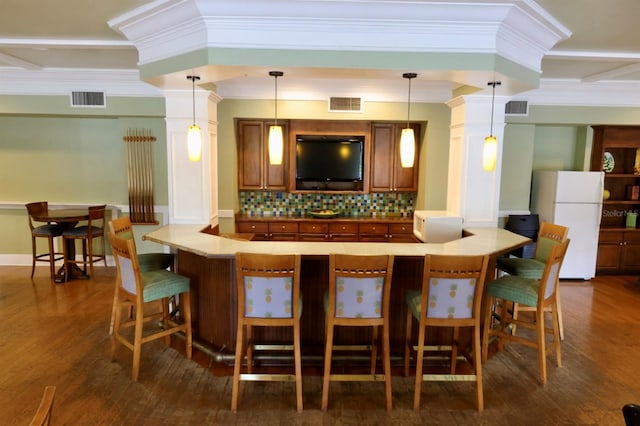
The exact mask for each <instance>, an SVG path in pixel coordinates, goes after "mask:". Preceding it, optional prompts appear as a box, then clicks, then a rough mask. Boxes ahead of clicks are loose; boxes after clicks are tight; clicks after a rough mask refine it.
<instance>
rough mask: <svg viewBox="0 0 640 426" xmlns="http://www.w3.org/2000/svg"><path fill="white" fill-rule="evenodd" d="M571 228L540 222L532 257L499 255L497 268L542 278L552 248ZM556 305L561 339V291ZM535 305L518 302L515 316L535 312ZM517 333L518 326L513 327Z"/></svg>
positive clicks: (514, 310)
mask: <svg viewBox="0 0 640 426" xmlns="http://www.w3.org/2000/svg"><path fill="white" fill-rule="evenodd" d="M568 233H569V228H567V227H566V226H562V225H556V224H554V223H549V222H543V223H541V224H540V230H539V231H538V237H537V239H536V248H535V251H534V254H533V258H532V259H528V258H521V257H499V258H498V259H497V260H496V269H498V271H499V272H504V273H507V274H509V275H517V276H520V277H525V278H536V279H540V278H541V277H542V273H543V272H544V267H545V264H546V262H547V259H548V258H549V254H550V253H551V248H552V247H553V246H554V245H555V244H559V243H561V242H563V241H565V240H566V239H567V235H568ZM556 306H557V310H558V327H560V340H564V325H563V321H562V305H561V303H560V293H559V292H558V294H557V295H556ZM535 310H536V309H535V307H531V306H521V305H519V304H517V303H515V304H514V305H513V317H514V318H516V319H517V318H518V312H534V311H535ZM511 332H512V333H513V334H515V333H516V327H515V326H514V327H513V328H512V329H511Z"/></svg>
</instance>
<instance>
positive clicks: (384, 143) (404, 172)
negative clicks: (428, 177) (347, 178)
mask: <svg viewBox="0 0 640 426" xmlns="http://www.w3.org/2000/svg"><path fill="white" fill-rule="evenodd" d="M410 126H411V128H413V132H414V134H415V135H416V159H415V162H414V166H413V167H406V168H405V167H402V165H401V164H400V137H401V135H402V129H404V128H406V127H407V124H406V123H373V125H372V127H371V139H372V143H371V168H370V172H371V178H370V180H369V182H370V188H369V190H370V192H415V191H417V189H418V163H419V161H418V158H417V157H418V153H419V149H418V143H419V141H420V125H419V124H417V123H411V124H410Z"/></svg>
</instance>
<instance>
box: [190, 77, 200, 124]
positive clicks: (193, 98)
mask: <svg viewBox="0 0 640 426" xmlns="http://www.w3.org/2000/svg"><path fill="white" fill-rule="evenodd" d="M187 80H191V101H192V105H191V106H192V109H191V111H192V112H193V125H194V126H195V125H196V80H200V77H198V76H197V75H188V76H187Z"/></svg>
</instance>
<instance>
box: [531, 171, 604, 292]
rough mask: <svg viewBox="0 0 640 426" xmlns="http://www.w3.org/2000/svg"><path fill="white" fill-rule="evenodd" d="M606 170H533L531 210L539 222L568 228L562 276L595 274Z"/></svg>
mask: <svg viewBox="0 0 640 426" xmlns="http://www.w3.org/2000/svg"><path fill="white" fill-rule="evenodd" d="M603 185H604V172H574V171H546V170H545V171H534V172H533V180H532V184H531V212H532V213H537V214H538V215H539V217H540V222H543V221H544V222H553V223H555V224H558V225H563V226H566V227H568V228H569V234H568V235H569V238H570V239H571V242H570V243H569V248H568V250H567V254H566V255H565V258H564V262H563V264H562V269H560V278H571V279H584V280H589V279H591V278H593V277H594V276H595V274H596V258H597V256H598V233H599V229H600V218H601V217H602V190H603Z"/></svg>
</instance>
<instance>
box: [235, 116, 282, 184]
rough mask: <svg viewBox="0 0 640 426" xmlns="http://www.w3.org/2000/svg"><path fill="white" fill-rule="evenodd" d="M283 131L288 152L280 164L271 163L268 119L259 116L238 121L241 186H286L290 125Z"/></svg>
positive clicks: (239, 176) (239, 180)
mask: <svg viewBox="0 0 640 426" xmlns="http://www.w3.org/2000/svg"><path fill="white" fill-rule="evenodd" d="M280 124H281V125H282V126H283V129H282V133H283V135H284V138H285V145H284V146H285V152H284V156H283V160H282V164H280V165H272V164H269V151H268V140H267V139H268V134H269V132H268V130H269V123H266V122H264V121H260V120H240V121H238V141H237V145H238V189H239V190H249V191H259V190H271V191H284V190H286V174H285V170H286V164H287V162H288V155H287V150H286V147H287V143H286V139H287V134H288V133H287V127H286V125H285V124H284V123H280Z"/></svg>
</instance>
